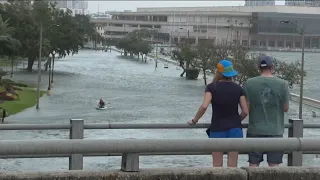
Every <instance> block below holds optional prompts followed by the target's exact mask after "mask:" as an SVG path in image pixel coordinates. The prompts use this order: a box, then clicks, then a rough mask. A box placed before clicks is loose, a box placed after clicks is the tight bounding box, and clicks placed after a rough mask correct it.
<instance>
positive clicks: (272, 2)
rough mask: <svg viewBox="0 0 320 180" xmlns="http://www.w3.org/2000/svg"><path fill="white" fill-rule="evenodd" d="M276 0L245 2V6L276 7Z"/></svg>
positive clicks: (248, 0)
mask: <svg viewBox="0 0 320 180" xmlns="http://www.w3.org/2000/svg"><path fill="white" fill-rule="evenodd" d="M274 5H276V2H275V0H260V1H257V0H245V6H274Z"/></svg>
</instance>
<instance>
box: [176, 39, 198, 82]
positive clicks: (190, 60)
mask: <svg viewBox="0 0 320 180" xmlns="http://www.w3.org/2000/svg"><path fill="white" fill-rule="evenodd" d="M171 57H172V59H174V60H177V61H178V62H179V64H180V67H181V68H182V69H183V72H182V73H181V74H180V76H181V77H183V75H184V73H185V72H186V69H189V68H195V64H194V62H195V58H196V57H197V52H196V49H195V48H194V47H193V46H192V45H191V44H190V43H189V42H182V43H180V44H179V45H178V48H177V50H174V51H172V56H171ZM187 74H188V73H187ZM187 76H188V75H186V77H187Z"/></svg>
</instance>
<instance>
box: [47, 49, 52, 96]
mask: <svg viewBox="0 0 320 180" xmlns="http://www.w3.org/2000/svg"><path fill="white" fill-rule="evenodd" d="M48 62H49V63H50V65H49V82H48V91H47V94H48V96H50V95H51V84H50V83H51V64H52V54H51V53H50V54H49V59H48Z"/></svg>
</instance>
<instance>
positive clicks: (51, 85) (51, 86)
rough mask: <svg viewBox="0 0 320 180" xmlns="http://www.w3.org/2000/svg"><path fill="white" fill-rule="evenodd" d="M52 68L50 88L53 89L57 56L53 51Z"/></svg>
mask: <svg viewBox="0 0 320 180" xmlns="http://www.w3.org/2000/svg"><path fill="white" fill-rule="evenodd" d="M51 54H52V67H51V83H50V88H53V85H54V84H53V73H54V58H55V55H56V52H55V51H53V52H52V53H51Z"/></svg>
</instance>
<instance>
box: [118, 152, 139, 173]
mask: <svg viewBox="0 0 320 180" xmlns="http://www.w3.org/2000/svg"><path fill="white" fill-rule="evenodd" d="M121 170H122V171H125V172H138V171H139V153H122V159H121Z"/></svg>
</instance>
